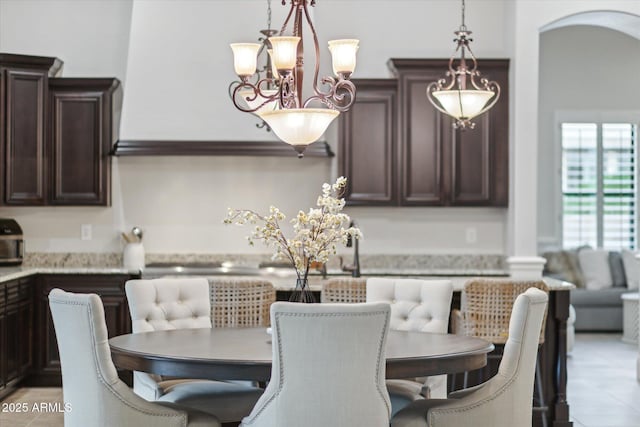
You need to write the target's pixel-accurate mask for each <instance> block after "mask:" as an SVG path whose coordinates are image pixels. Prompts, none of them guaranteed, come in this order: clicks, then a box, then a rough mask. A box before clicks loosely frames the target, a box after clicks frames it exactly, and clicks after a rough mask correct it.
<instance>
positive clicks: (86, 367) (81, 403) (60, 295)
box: [49, 289, 220, 427]
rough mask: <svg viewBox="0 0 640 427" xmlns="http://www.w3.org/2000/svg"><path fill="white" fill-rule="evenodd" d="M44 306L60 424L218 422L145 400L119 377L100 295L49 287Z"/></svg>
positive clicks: (148, 426) (172, 426)
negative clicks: (56, 368) (53, 350)
mask: <svg viewBox="0 0 640 427" xmlns="http://www.w3.org/2000/svg"><path fill="white" fill-rule="evenodd" d="M49 306H50V308H51V315H52V317H53V325H54V328H55V331H56V338H57V340H58V349H59V352H60V365H61V368H62V393H63V395H64V401H65V403H68V404H69V405H71V408H70V410H69V411H65V413H64V425H65V426H67V427H86V426H98V427H100V426H131V427H133V426H135V427H178V426H190V427H204V426H220V423H219V422H218V420H217V419H216V418H215V417H213V416H212V415H210V414H205V413H203V412H200V411H197V410H193V409H187V408H183V407H180V406H179V405H176V404H172V403H165V402H161V403H155V402H154V403H152V402H147V401H146V400H144V399H142V398H141V397H139V396H137V395H136V394H135V393H133V392H132V391H131V389H130V388H129V387H127V385H126V384H125V383H123V382H122V381H120V379H119V378H118V373H117V371H116V368H115V366H114V365H113V362H112V361H111V353H110V351H109V344H108V342H107V340H108V337H107V326H106V324H105V320H104V307H103V306H102V301H101V300H100V297H98V296H97V295H95V294H72V293H69V292H64V291H62V290H60V289H53V290H52V291H51V292H50V293H49Z"/></svg>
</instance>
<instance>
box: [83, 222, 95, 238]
mask: <svg viewBox="0 0 640 427" xmlns="http://www.w3.org/2000/svg"><path fill="white" fill-rule="evenodd" d="M80 239H81V240H91V239H93V226H92V225H91V224H82V225H81V226H80Z"/></svg>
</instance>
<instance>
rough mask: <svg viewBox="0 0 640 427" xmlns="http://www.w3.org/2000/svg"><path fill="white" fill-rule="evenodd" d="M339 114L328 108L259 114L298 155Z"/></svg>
mask: <svg viewBox="0 0 640 427" xmlns="http://www.w3.org/2000/svg"><path fill="white" fill-rule="evenodd" d="M339 114H340V113H339V112H338V111H336V110H330V109H328V108H291V109H287V110H273V111H265V112H261V113H259V115H260V118H262V120H264V121H265V122H267V123H268V124H269V126H270V127H271V129H272V130H273V132H274V133H275V134H276V135H277V136H278V138H280V139H282V140H283V141H285V142H286V143H287V144H290V145H292V146H293V148H294V149H295V150H296V151H297V152H298V153H299V154H302V152H304V149H305V148H306V147H307V145H309V144H311V143H313V142H315V141H317V140H318V138H320V137H321V136H322V134H323V133H324V132H325V131H326V130H327V128H328V127H329V125H330V124H331V122H332V121H333V119H335V118H336V117H338V115H339Z"/></svg>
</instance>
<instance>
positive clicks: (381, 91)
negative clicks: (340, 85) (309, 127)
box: [339, 79, 397, 205]
mask: <svg viewBox="0 0 640 427" xmlns="http://www.w3.org/2000/svg"><path fill="white" fill-rule="evenodd" d="M354 83H355V85H356V86H357V88H358V97H357V101H356V103H355V104H354V105H353V106H352V107H351V110H350V111H349V113H348V114H344V115H343V118H342V119H341V120H340V122H339V127H340V130H339V132H340V140H341V144H340V169H341V171H342V175H343V176H346V177H348V178H349V180H348V181H347V190H346V193H345V199H346V200H347V202H348V203H349V204H350V205H359V204H366V205H395V204H396V203H397V194H396V191H395V188H396V162H395V158H396V150H397V146H396V129H397V126H396V114H395V105H396V86H397V82H396V80H395V79H368V80H365V79H361V80H354ZM345 141H349V142H347V143H345Z"/></svg>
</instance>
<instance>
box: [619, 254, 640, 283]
mask: <svg viewBox="0 0 640 427" xmlns="http://www.w3.org/2000/svg"><path fill="white" fill-rule="evenodd" d="M636 254H637V252H633V251H629V250H626V249H623V251H622V263H623V265H624V272H625V274H626V276H627V288H628V289H632V290H635V289H638V284H639V283H640V261H638V260H637V259H636Z"/></svg>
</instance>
